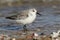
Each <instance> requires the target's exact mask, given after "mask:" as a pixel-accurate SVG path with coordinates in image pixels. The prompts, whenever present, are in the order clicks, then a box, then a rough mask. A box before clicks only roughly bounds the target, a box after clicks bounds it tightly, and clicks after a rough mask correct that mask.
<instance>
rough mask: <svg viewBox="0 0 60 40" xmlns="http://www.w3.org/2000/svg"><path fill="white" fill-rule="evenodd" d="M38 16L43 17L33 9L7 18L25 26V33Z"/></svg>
mask: <svg viewBox="0 0 60 40" xmlns="http://www.w3.org/2000/svg"><path fill="white" fill-rule="evenodd" d="M37 14H38V15H40V16H41V14H40V13H39V12H38V11H37V10H36V9H35V8H31V9H26V10H23V11H21V12H18V14H16V15H12V16H7V17H5V18H6V19H10V20H15V22H16V23H18V24H23V25H24V26H23V29H24V32H25V31H26V30H27V28H26V27H27V26H26V25H27V24H30V23H32V22H34V20H35V19H36V16H37Z"/></svg>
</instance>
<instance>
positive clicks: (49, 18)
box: [0, 5, 60, 31]
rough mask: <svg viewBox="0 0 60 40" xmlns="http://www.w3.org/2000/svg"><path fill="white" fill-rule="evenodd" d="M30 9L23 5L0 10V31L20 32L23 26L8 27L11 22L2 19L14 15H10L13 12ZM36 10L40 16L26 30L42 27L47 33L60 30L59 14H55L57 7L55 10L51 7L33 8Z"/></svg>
mask: <svg viewBox="0 0 60 40" xmlns="http://www.w3.org/2000/svg"><path fill="white" fill-rule="evenodd" d="M27 7H28V8H30V6H27V5H23V6H19V7H6V8H1V9H0V14H1V18H0V24H1V26H0V30H21V29H22V26H23V25H9V24H10V23H11V22H9V21H8V20H7V19H5V18H4V17H6V16H10V15H12V14H14V13H11V12H13V11H20V10H24V9H27ZM33 7H35V8H37V9H38V11H39V12H40V13H41V14H42V16H39V15H37V18H36V20H35V21H34V22H33V23H32V24H29V25H28V27H27V28H35V27H43V28H44V30H48V31H51V30H52V31H54V30H59V29H60V13H56V11H60V10H59V9H60V8H58V7H59V6H57V8H53V7H52V6H33Z"/></svg>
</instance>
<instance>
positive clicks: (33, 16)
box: [16, 13, 36, 24]
mask: <svg viewBox="0 0 60 40" xmlns="http://www.w3.org/2000/svg"><path fill="white" fill-rule="evenodd" d="M35 18H36V14H35V13H33V14H29V16H28V17H27V18H26V19H20V20H16V22H17V23H21V24H29V23H32V22H33V21H34V20H35Z"/></svg>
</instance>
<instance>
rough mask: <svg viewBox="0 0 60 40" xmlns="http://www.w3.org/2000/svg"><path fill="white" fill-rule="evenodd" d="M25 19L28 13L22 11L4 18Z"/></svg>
mask: <svg viewBox="0 0 60 40" xmlns="http://www.w3.org/2000/svg"><path fill="white" fill-rule="evenodd" d="M27 17H28V11H22V12H20V13H18V14H16V15H12V16H9V17H6V19H11V20H18V19H25V18H27Z"/></svg>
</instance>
